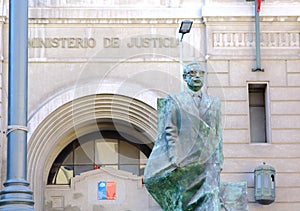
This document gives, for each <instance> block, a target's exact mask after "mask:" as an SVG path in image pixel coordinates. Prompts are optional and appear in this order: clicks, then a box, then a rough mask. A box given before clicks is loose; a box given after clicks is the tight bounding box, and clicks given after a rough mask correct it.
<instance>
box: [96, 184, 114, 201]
mask: <svg viewBox="0 0 300 211" xmlns="http://www.w3.org/2000/svg"><path fill="white" fill-rule="evenodd" d="M98 199H102V200H103V199H104V200H115V199H116V183H115V182H104V181H101V182H98Z"/></svg>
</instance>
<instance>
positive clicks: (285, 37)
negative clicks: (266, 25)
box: [212, 32, 300, 48]
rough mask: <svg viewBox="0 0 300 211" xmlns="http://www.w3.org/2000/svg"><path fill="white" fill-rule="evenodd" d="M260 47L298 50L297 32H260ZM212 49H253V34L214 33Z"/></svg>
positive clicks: (298, 39) (298, 38)
mask: <svg viewBox="0 0 300 211" xmlns="http://www.w3.org/2000/svg"><path fill="white" fill-rule="evenodd" d="M260 36H261V46H262V47H266V48H282V47H284V48H299V47H300V33H299V32H261V34H260ZM212 38H213V47H216V48H228V47H234V48H240V47H254V46H255V33H254V32H253V33H252V32H214V33H213V36H212Z"/></svg>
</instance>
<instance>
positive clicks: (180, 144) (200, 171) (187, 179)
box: [144, 62, 223, 211]
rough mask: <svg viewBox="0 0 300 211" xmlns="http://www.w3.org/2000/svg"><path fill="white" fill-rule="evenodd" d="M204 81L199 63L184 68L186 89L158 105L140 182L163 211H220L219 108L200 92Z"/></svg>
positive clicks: (214, 99)
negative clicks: (154, 132)
mask: <svg viewBox="0 0 300 211" xmlns="http://www.w3.org/2000/svg"><path fill="white" fill-rule="evenodd" d="M204 76H205V71H204V70H203V68H202V66H201V65H200V63H199V62H192V63H189V64H188V65H186V66H185V68H184V74H183V78H184V80H185V82H186V83H187V86H188V88H187V89H186V90H184V91H183V92H180V93H176V94H169V95H168V96H167V97H166V99H160V100H159V101H158V111H159V112H158V137H157V140H156V142H155V145H154V147H153V150H152V153H151V155H150V157H149V159H148V162H147V165H146V169H145V178H144V180H145V184H146V187H147V189H148V191H149V192H150V194H151V195H152V196H153V198H154V199H155V200H156V201H157V202H158V204H159V205H160V206H161V207H162V209H163V210H170V211H174V210H177V211H181V210H201V211H203V210H207V211H212V210H213V211H218V210H220V199H219V191H220V171H221V169H222V163H223V153H222V126H221V109H220V107H221V106H220V101H219V100H218V99H217V98H216V97H212V96H209V95H207V94H206V93H205V92H203V91H201V88H202V87H203V84H204Z"/></svg>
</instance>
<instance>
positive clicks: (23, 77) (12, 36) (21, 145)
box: [0, 0, 34, 211]
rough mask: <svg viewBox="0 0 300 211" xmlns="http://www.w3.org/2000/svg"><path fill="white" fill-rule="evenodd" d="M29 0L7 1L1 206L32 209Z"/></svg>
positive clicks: (6, 208)
mask: <svg viewBox="0 0 300 211" xmlns="http://www.w3.org/2000/svg"><path fill="white" fill-rule="evenodd" d="M27 42H28V3H27V0H22V1H20V0H10V1H9V66H8V71H9V74H8V75H9V78H8V130H7V178H6V181H5V182H4V186H5V188H4V189H3V190H2V191H1V193H0V194H1V195H0V196H1V197H0V210H5V211H11V210H20V211H21V210H34V209H33V204H34V202H33V199H32V195H33V194H32V191H31V190H30V189H29V187H28V186H29V183H28V182H27V95H28V93H27V92H28V91H27V83H28V71H27V69H28V67H27V66H28V58H27V57H28V48H27V47H28V46H27V45H28V43H27Z"/></svg>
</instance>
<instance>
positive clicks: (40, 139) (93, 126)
mask: <svg viewBox="0 0 300 211" xmlns="http://www.w3.org/2000/svg"><path fill="white" fill-rule="evenodd" d="M156 124H157V123H156V111H155V109H154V108H152V107H150V106H148V105H147V104H145V103H144V102H142V101H140V100H136V99H132V98H130V97H127V96H122V95H114V94H97V95H89V96H85V97H81V98H78V99H75V100H73V101H72V102H68V103H66V104H64V105H62V106H60V107H59V108H57V109H56V110H55V111H53V112H52V113H51V114H50V115H48V116H47V117H46V118H45V119H44V121H43V122H42V123H41V124H39V126H38V127H37V128H36V130H35V131H34V133H33V134H32V136H31V138H30V142H29V148H28V169H29V170H28V172H29V179H30V182H31V184H32V186H33V187H32V189H33V190H34V198H35V202H36V205H35V208H36V209H37V210H44V209H45V207H48V208H49V210H51V209H52V208H51V207H57V209H59V208H63V206H65V208H66V207H68V206H69V205H68V204H66V202H65V201H63V200H65V199H67V198H68V197H65V199H64V197H60V196H58V195H57V196H55V194H54V195H51V194H50V195H49V194H46V193H45V192H47V191H50V192H51V193H57V190H62V189H63V190H64V191H65V192H67V191H69V193H70V191H75V192H76V191H77V192H76V193H75V192H72V193H71V194H73V195H72V197H73V199H74V200H75V201H76V197H78V196H79V195H80V194H82V195H83V198H81V200H87V203H93V204H94V205H93V209H96V210H97V209H100V207H101V209H102V208H104V207H105V206H104V205H105V203H106V206H108V207H110V209H111V208H112V207H111V206H113V205H111V204H110V205H109V204H107V202H103V201H97V196H96V198H93V197H94V196H95V195H94V194H96V193H94V192H95V190H94V189H93V190H92V191H91V189H86V190H83V189H82V191H83V192H84V191H87V193H82V192H78V190H75V189H74V187H72V184H74V183H72V181H71V184H70V185H69V184H65V185H62V186H61V185H60V186H57V185H52V186H51V184H50V183H49V175H50V174H51V169H52V170H53V168H52V167H53V164H54V163H55V161H57V158H58V157H59V155H60V154H61V152H62V151H63V149H65V148H66V147H68V146H69V145H70V144H71V143H72V142H74V140H77V143H78V145H81V144H84V143H85V138H86V137H88V136H90V135H91V134H94V140H98V142H101V140H104V139H107V137H108V136H107V134H110V136H112V137H110V138H111V139H115V140H118V141H124V143H129V144H130V145H132V146H138V147H139V149H140V151H142V152H143V154H144V155H146V157H147V156H148V155H149V154H150V151H151V148H152V146H153V141H154V139H155V136H156ZM95 134H96V138H95ZM84 137H85V138H84ZM111 139H110V140H111ZM98 142H97V143H98ZM94 143H96V142H94ZM122 143H123V142H122ZM82 146H83V145H82ZM141 147H142V150H141ZM84 150H85V149H84V147H83V151H84ZM87 154H89V153H87ZM118 159H120V158H118ZM93 162H94V163H93V164H92V165H99V167H100V170H92V169H90V170H91V171H82V172H80V173H81V174H76V175H77V176H78V177H74V181H75V180H76V178H77V180H78V178H80V177H81V176H82V175H83V177H84V178H85V179H84V180H90V181H94V182H96V181H98V179H100V177H99V173H100V172H102V175H105V174H106V176H104V177H103V179H105V178H106V179H107V180H109V178H116V177H118V178H117V179H115V180H116V181H118V182H119V184H120V185H119V188H121V189H117V190H118V191H122V190H124V188H125V189H126V188H127V183H126V182H125V183H124V181H125V179H124V178H127V179H129V180H130V181H136V182H137V183H139V181H141V177H139V175H134V174H132V173H129V172H128V171H127V173H126V172H124V171H123V170H124V168H123V167H121V168H115V170H114V169H110V168H109V167H107V166H109V165H108V163H106V165H107V166H106V167H105V165H103V168H101V163H97V162H96V161H95V160H93ZM140 164H141V165H143V163H139V165H140ZM74 165H77V164H76V163H75V164H74ZM116 165H118V166H119V165H120V163H117V164H116ZM73 167H74V166H73ZM90 167H91V166H90ZM90 167H89V168H90ZM122 168H123V170H122ZM125 170H126V169H125ZM105 172H106V173H105ZM118 174H119V175H118ZM76 175H75V174H73V175H72V178H73V176H76ZM108 175H111V176H114V177H109V176H108ZM122 175H123V176H122ZM124 175H127V176H125V177H124ZM52 179H53V178H52ZM71 180H73V179H71ZM79 180H80V181H83V178H81V179H79ZM76 184H77V186H80V185H79V183H76ZM81 185H83V186H85V185H87V186H89V185H90V184H85V185H84V184H81ZM133 185H134V184H133ZM140 185H141V184H140ZM49 186H51V187H49ZM90 186H91V185H90ZM135 186H136V185H135ZM141 188H142V187H139V190H137V191H139V192H140V194H139V195H141V191H142V192H143V191H144V194H145V196H146V197H148V195H147V193H146V190H142V189H143V188H142V189H141ZM55 190H56V192H55ZM90 191H91V192H93V193H94V194H92V195H91V193H89V192H90ZM69 193H66V194H69ZM45 194H46V195H45ZM74 194H75V195H74ZM84 194H85V195H84ZM44 196H45V197H44ZM48 196H49V197H52V198H51V200H49V199H47V197H48ZM75 196H76V197H75ZM74 197H75V198H74ZM91 197H92V198H93V199H92V198H91ZM122 197H123V198H122ZM122 197H121V195H120V198H119V199H120V201H119V202H118V201H114V203H112V202H111V203H112V204H114V205H116V204H118V203H121V202H122V200H124V197H125V196H124V195H123V196H122ZM46 201H47V203H46ZM127 201H128V200H127ZM48 202H49V203H51V205H49V203H48ZM71 203H72V202H71ZM97 203H98V204H99V206H98V205H95V204H97ZM101 203H102V204H101ZM103 204H104V205H103ZM147 204H149V203H147ZM97 206H98V208H97ZM103 206H104V207H103ZM128 206H129V205H128ZM154 206H155V205H154ZM69 207H70V206H69ZM150 207H151V206H150ZM48 208H47V209H48ZM55 209H56V208H55ZM70 209H71V208H70ZM72 209H75V210H76V209H77V208H74V207H73V208H72ZM78 210H80V208H79V209H78ZM149 210H150V209H149Z"/></svg>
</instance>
